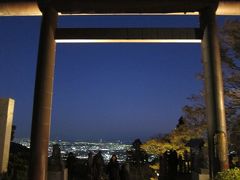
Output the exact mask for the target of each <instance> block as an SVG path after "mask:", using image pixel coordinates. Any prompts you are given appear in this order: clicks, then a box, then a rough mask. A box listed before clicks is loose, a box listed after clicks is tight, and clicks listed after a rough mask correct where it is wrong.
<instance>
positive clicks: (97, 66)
mask: <svg viewBox="0 0 240 180" xmlns="http://www.w3.org/2000/svg"><path fill="white" fill-rule="evenodd" d="M40 20H41V18H40V17H0V27H1V28H0V45H1V46H0V97H12V98H14V99H15V100H16V106H15V114H14V124H16V126H17V131H16V136H17V137H29V136H30V130H31V117H32V103H33V89H34V79H35V69H36V61H37V49H38V37H39V28H40ZM221 22H222V21H221ZM197 25H198V22H197V17H190V16H188V17H183V16H182V17H174V16H171V17H164V16H161V17H154V16H142V17H136V16H131V17H123V16H117V17H112V16H110V17H105V16H100V17H96V16H90V17H89V16H82V17H60V18H59V27H161V26H162V27H164V26H167V27H181V26H182V27H196V26H197ZM201 70H202V65H201V51H200V45H199V44H58V45H57V54H56V69H55V82H54V97H53V114H52V127H51V137H52V138H53V139H56V138H57V139H68V140H79V139H80V140H98V139H100V138H102V139H103V140H113V139H114V140H116V139H122V140H132V139H134V138H137V137H140V138H148V137H151V136H154V135H156V134H159V133H166V132H169V131H171V129H173V128H174V127H175V126H176V123H177V120H178V118H179V117H180V116H181V115H182V107H183V106H184V105H186V104H188V103H189V102H188V101H187V99H186V98H187V97H188V96H190V95H191V94H193V93H197V92H198V91H199V90H200V89H201V88H202V82H200V81H198V80H196V74H197V73H198V72H200V71H201Z"/></svg>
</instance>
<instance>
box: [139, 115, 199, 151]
mask: <svg viewBox="0 0 240 180" xmlns="http://www.w3.org/2000/svg"><path fill="white" fill-rule="evenodd" d="M201 134H202V131H200V130H196V129H194V128H192V126H191V124H189V123H187V122H186V121H185V119H183V118H182V117H181V118H180V119H179V123H178V124H177V126H176V128H175V129H174V130H173V131H172V132H171V133H169V134H167V135H165V136H164V137H162V138H153V139H150V140H148V141H147V142H146V143H144V144H143V145H142V146H141V147H142V148H143V149H144V150H145V151H146V152H147V153H149V154H156V155H162V154H163V153H164V152H165V151H166V150H170V149H174V150H176V151H177V152H178V153H179V154H183V152H184V151H185V150H187V151H189V147H186V146H185V145H186V143H187V142H188V141H189V140H190V139H191V138H197V137H199V136H201Z"/></svg>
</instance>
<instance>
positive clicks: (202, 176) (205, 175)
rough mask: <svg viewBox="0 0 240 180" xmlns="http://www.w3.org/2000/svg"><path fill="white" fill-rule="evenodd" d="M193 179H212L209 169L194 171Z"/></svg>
mask: <svg viewBox="0 0 240 180" xmlns="http://www.w3.org/2000/svg"><path fill="white" fill-rule="evenodd" d="M192 180H210V177H209V171H208V169H201V170H200V172H195V171H193V172H192Z"/></svg>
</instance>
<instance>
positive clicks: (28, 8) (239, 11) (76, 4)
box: [0, 0, 240, 16]
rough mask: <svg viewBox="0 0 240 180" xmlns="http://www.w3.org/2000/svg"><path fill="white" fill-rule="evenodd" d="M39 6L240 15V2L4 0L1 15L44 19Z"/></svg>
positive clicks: (71, 11) (77, 11)
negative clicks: (210, 9)
mask: <svg viewBox="0 0 240 180" xmlns="http://www.w3.org/2000/svg"><path fill="white" fill-rule="evenodd" d="M42 2H47V4H43V3H42ZM39 6H40V7H45V6H51V7H53V8H54V9H56V10H57V11H58V13H59V15H118V14H119V15H149V14H150V15H162V14H164V15H198V12H199V11H200V10H202V9H204V8H207V7H210V6H216V8H217V11H216V14H217V15H240V1H239V0H220V1H218V0H49V1H37V0H0V16H41V15H42V13H41V11H40V9H41V8H39ZM217 6H218V7H217Z"/></svg>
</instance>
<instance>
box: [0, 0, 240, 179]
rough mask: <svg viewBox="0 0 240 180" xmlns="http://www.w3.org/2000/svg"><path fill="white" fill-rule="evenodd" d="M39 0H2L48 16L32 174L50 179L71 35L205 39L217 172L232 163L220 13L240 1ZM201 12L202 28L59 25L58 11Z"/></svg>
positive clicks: (235, 10)
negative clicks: (59, 53) (57, 90)
mask: <svg viewBox="0 0 240 180" xmlns="http://www.w3.org/2000/svg"><path fill="white" fill-rule="evenodd" d="M41 2H45V1H41ZM136 3H137V4H138V6H136ZM139 3H140V5H139ZM38 4H41V3H38V2H37V1H33V0H25V1H24V0H23V1H19V0H8V1H6V0H0V16H18V15H42V16H43V17H42V25H41V32H40V41H39V52H38V63H37V73H36V81H35V93H34V106H33V119H32V132H31V161H30V169H29V180H46V179H47V163H48V143H49V134H50V122H51V108H52V94H53V79H54V66H55V48H56V41H59V42H61V41H62V42H63V41H64V40H66V41H65V42H67V40H69V39H70V40H71V41H72V40H77V41H79V42H81V40H82V42H83V41H85V40H86V39H87V40H89V41H88V42H93V43H94V42H100V43H106V42H107V43H109V42H130V43H131V42H135V43H136V42H150V43H154V42H156V43H160V42H191V41H192V40H193V41H195V42H202V52H203V60H204V75H205V92H206V106H207V118H208V132H209V133H208V139H209V159H210V175H211V178H213V177H214V176H215V174H216V173H217V172H218V171H222V170H224V169H226V168H228V157H227V153H228V149H227V136H226V123H225V111H224V98H223V81H222V70H221V59H220V50H219V44H218V37H217V33H216V31H217V28H216V21H215V14H220V15H224V14H225V15H240V2H239V1H237V0H235V1H225V0H223V1H220V2H219V1H215V0H182V1H179V0H162V1H156V0H146V1H138V0H129V1H111V0H102V1H101V2H100V3H99V1H89V0H52V1H51V0H50V1H48V3H46V4H44V5H43V6H42V4H41V8H39V5H38ZM152 4H154V5H152ZM105 6H106V7H105ZM39 9H41V11H40V10H39ZM198 12H200V22H201V27H200V29H183V28H182V29H164V28H162V29H161V28H159V29H144V28H142V29H104V30H102V29H87V30H86V29H77V30H76V29H75V30H69V29H66V30H64V29H56V24H57V16H58V14H62V15H65V14H66V15H67V14H70V15H71V14H77V15H81V14H106V15H108V14H111V15H115V14H127V15H130V14H139V13H141V14H155V15H156V14H159V15H160V14H165V13H167V14H168V13H170V14H178V15H179V14H190V15H192V14H193V15H198ZM55 31H56V33H55ZM106 32H108V33H106ZM139 32H140V33H139ZM179 32H180V33H179ZM84 33H87V34H84ZM83 34H84V36H83ZM55 40H56V41H55ZM92 40H93V41H92ZM108 40H109V41H108Z"/></svg>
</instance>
